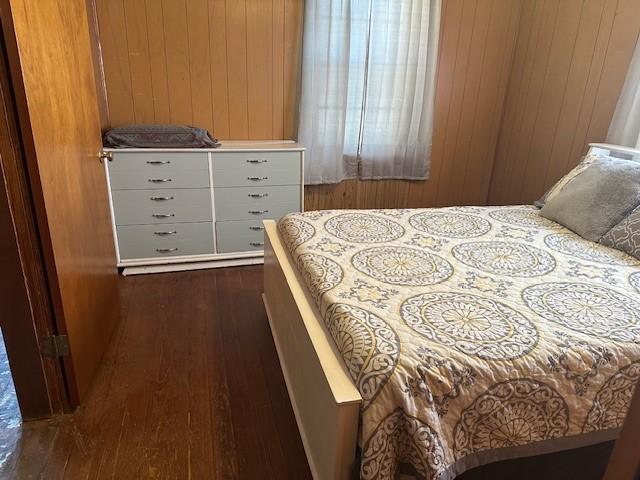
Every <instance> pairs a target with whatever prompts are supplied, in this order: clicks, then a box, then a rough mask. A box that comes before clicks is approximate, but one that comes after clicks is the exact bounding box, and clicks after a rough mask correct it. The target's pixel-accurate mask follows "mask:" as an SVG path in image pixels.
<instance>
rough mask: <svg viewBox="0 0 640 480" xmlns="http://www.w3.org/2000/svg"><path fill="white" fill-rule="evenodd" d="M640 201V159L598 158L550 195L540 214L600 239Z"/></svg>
mask: <svg viewBox="0 0 640 480" xmlns="http://www.w3.org/2000/svg"><path fill="white" fill-rule="evenodd" d="M639 203H640V163H637V162H631V161H628V160H618V159H614V158H604V157H603V158H597V159H595V161H594V162H593V163H592V164H591V165H589V166H588V167H587V168H586V169H585V170H584V171H583V172H581V173H580V174H579V175H576V176H575V177H574V178H572V179H571V181H569V182H568V183H567V184H566V185H565V186H564V187H563V188H562V190H560V191H559V192H558V193H557V194H556V195H554V196H553V197H551V198H548V199H547V203H546V204H545V206H544V207H542V210H540V215H542V216H543V217H545V218H548V219H550V220H554V221H556V222H558V223H560V224H562V225H564V226H565V227H567V228H568V229H570V230H573V231H574V232H576V233H577V234H578V235H580V236H581V237H583V238H586V239H587V240H591V241H594V242H597V241H598V240H600V238H602V236H603V235H604V234H605V233H607V232H608V231H609V230H611V229H612V228H613V227H614V226H615V225H617V224H618V223H620V221H621V220H622V219H623V218H624V217H626V216H627V215H628V214H629V212H631V210H633V209H634V208H635V207H636V206H638V204H639Z"/></svg>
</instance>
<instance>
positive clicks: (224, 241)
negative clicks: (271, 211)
mask: <svg viewBox="0 0 640 480" xmlns="http://www.w3.org/2000/svg"><path fill="white" fill-rule="evenodd" d="M216 241H217V250H218V253H232V252H249V251H252V250H263V249H264V226H263V225H262V221H260V220H248V221H233V222H216Z"/></svg>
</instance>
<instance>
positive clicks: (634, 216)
mask: <svg viewBox="0 0 640 480" xmlns="http://www.w3.org/2000/svg"><path fill="white" fill-rule="evenodd" d="M600 243H602V244H603V245H606V246H608V247H613V248H615V249H617V250H620V251H622V252H625V253H628V254H629V255H633V256H634V257H636V258H637V259H640V207H636V208H635V209H634V210H633V211H632V212H631V213H630V214H629V215H627V216H626V218H624V219H623V220H622V221H621V222H620V223H618V224H617V225H616V226H615V227H613V228H612V229H611V230H609V231H608V232H607V233H606V234H605V235H604V237H602V239H601V240H600Z"/></svg>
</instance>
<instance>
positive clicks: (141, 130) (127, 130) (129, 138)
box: [103, 125, 220, 148]
mask: <svg viewBox="0 0 640 480" xmlns="http://www.w3.org/2000/svg"><path fill="white" fill-rule="evenodd" d="M103 142H104V146H105V147H111V148H216V147H219V146H220V144H219V143H218V140H216V139H215V138H213V137H212V136H211V134H210V133H209V132H208V131H207V130H205V129H204V128H198V127H190V126H187V125H125V126H122V127H116V128H112V129H111V130H109V131H108V132H106V133H105V134H104V137H103Z"/></svg>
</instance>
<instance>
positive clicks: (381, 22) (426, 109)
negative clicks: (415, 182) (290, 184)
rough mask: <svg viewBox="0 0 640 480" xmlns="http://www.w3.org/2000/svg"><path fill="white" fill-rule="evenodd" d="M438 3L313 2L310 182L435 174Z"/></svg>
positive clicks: (305, 82)
mask: <svg viewBox="0 0 640 480" xmlns="http://www.w3.org/2000/svg"><path fill="white" fill-rule="evenodd" d="M439 24H440V0H386V1H383V0H307V2H306V7H305V24H304V47H303V61H302V98H301V105H300V125H299V135H298V137H299V141H300V142H301V143H303V144H304V145H305V146H306V147H307V153H306V162H305V183H308V184H309V183H312V184H313V183H335V182H339V181H341V180H343V179H345V178H353V177H356V176H357V175H358V161H359V162H360V178H375V179H379V178H407V179H424V178H427V177H428V172H429V159H430V155H431V132H432V126H433V97H434V90H435V70H436V59H437V43H438V34H439Z"/></svg>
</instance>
